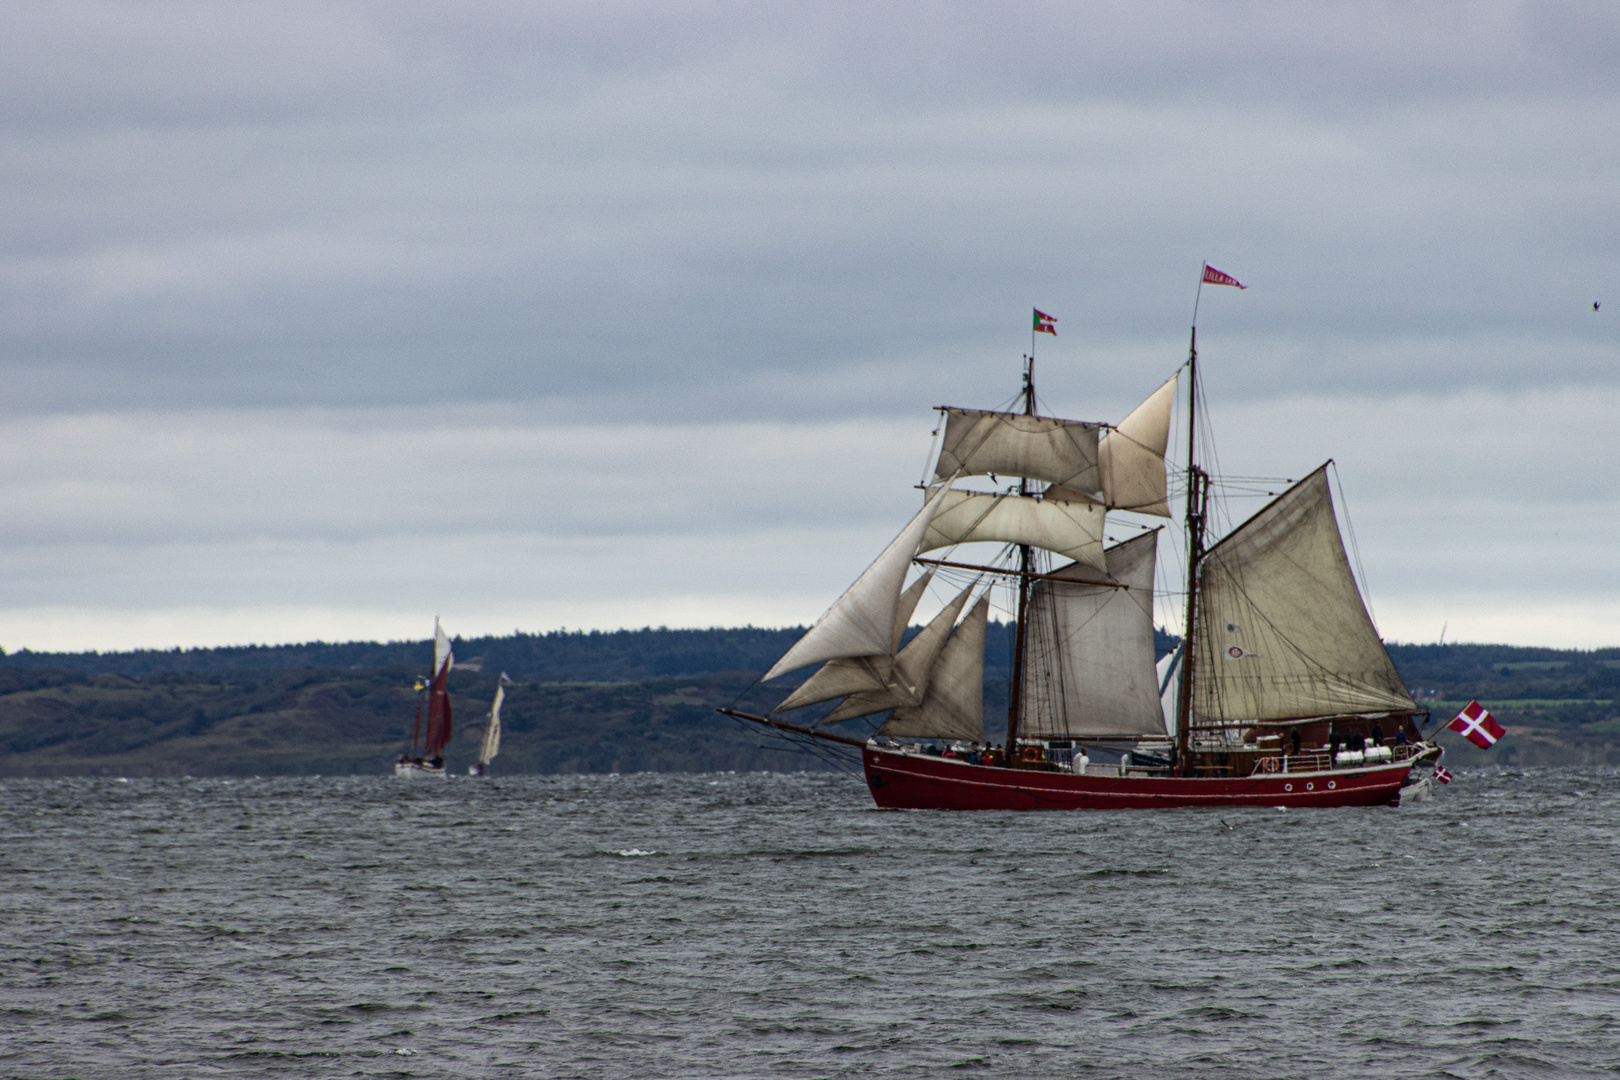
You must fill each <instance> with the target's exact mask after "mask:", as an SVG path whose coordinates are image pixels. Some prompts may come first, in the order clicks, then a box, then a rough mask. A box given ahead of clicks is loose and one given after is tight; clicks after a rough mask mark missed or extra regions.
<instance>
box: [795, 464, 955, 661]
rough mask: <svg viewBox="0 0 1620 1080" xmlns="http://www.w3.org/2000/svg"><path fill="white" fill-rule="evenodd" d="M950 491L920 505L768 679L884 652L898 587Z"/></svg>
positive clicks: (946, 489)
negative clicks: (924, 534) (881, 552)
mask: <svg viewBox="0 0 1620 1080" xmlns="http://www.w3.org/2000/svg"><path fill="white" fill-rule="evenodd" d="M949 494H950V485H949V484H946V485H944V486H943V487H942V488H941V489H940V490H939V491H938V492H937V493H936V494H935V495H934V496H933V498H931V499H929V500H928V502H927V503H926V504H924V506H923V508H922V509H921V510H920V511H918V513H917V516H916V517H914V518H912V519H911V523H910V524H908V525H907V526H906V527H905V528H904V529H902V530H901V531H900V535H899V536H897V537H895V538H894V540H892V541H891V542H890V543H889V546H888V547H886V548H884V549H883V554H881V555H879V556H878V557H877V559H876V560H875V561H874V562H873V563H872V565H871V566H869V567H867V568H866V571H865V572H864V573H862V574H861V576H860V577H858V578H856V579H855V584H853V585H851V586H850V587H849V588H848V589H847V590H846V591H845V592H844V595H842V596H840V597H839V598H838V599H837V600H835V601H833V605H832V607H830V608H828V609H827V611H826V613H825V614H823V615H822V616H821V618H819V619H817V620H816V622H815V625H814V626H812V627H810V629H809V630H808V631H807V632H806V633H805V635H804V636H803V637H802V638H800V639H799V640H798V641H796V642H794V644H793V647H792V648H791V649H789V650H788V651H787V653H786V654H785V655H784V656H783V657H782V659H780V660H778V661H777V662H776V663H775V664H773V665H772V666H771V670H769V671H767V672H766V673H765V678H766V679H774V678H776V677H777V676H778V675H785V674H787V673H788V672H790V671H796V670H798V669H799V668H802V667H809V666H810V665H811V664H819V663H822V662H824V661H827V660H836V659H838V658H840V657H845V656H874V655H877V654H879V653H883V652H887V651H888V649H889V643H890V641H891V640H892V639H893V634H894V616H895V612H896V610H897V609H898V608H899V605H900V586H901V585H902V584H904V582H905V580H906V574H907V572H908V571H909V570H910V569H911V560H912V557H913V556H915V555H916V554H917V544H918V543H919V542H920V541H921V540H922V537H923V533H924V532H926V531H927V529H928V525H929V523H930V522H931V521H933V519H934V512H935V511H936V510H938V509H939V507H940V504H941V502H942V501H943V500H944V498H945V497H946V496H947V495H949Z"/></svg>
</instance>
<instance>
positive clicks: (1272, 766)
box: [1260, 757, 1281, 772]
mask: <svg viewBox="0 0 1620 1080" xmlns="http://www.w3.org/2000/svg"><path fill="white" fill-rule="evenodd" d="M1280 764H1281V762H1279V761H1278V760H1277V759H1276V758H1274V757H1263V758H1261V759H1260V767H1261V768H1262V769H1264V770H1265V771H1266V772H1276V771H1277V768H1278V766H1279V765H1280Z"/></svg>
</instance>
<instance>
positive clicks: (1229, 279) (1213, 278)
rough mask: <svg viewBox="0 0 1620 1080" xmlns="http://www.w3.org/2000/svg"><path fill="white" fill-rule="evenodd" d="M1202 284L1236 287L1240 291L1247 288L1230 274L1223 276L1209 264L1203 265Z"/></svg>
mask: <svg viewBox="0 0 1620 1080" xmlns="http://www.w3.org/2000/svg"><path fill="white" fill-rule="evenodd" d="M1204 282H1205V283H1206V284H1209V285H1236V286H1237V287H1238V288H1240V289H1247V288H1248V286H1247V285H1245V284H1243V282H1241V281H1239V280H1238V279H1237V278H1235V277H1233V276H1232V275H1231V274H1223V273H1221V272H1220V271H1219V270H1217V269H1215V268H1214V267H1213V266H1211V265H1209V263H1205V264H1204Z"/></svg>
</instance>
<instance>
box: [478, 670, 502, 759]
mask: <svg viewBox="0 0 1620 1080" xmlns="http://www.w3.org/2000/svg"><path fill="white" fill-rule="evenodd" d="M505 679H506V672H504V671H503V672H501V680H502V681H501V682H499V683H496V685H495V704H493V705H491V706H490V707H489V726H488V727H486V728H485V729H484V741H483V742H482V743H481V744H480V745H479V747H478V763H479V764H480V765H488V764H489V763H490V762H491V761H494V760H495V755H496V754H498V753H500V752H501V702H503V701H505V700H506V686H505V685H504V683H505Z"/></svg>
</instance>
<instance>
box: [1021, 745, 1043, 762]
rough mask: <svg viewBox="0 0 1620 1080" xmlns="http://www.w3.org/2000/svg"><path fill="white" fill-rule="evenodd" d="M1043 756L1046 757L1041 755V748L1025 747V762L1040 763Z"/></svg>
mask: <svg viewBox="0 0 1620 1080" xmlns="http://www.w3.org/2000/svg"><path fill="white" fill-rule="evenodd" d="M1043 756H1044V755H1043V754H1042V753H1041V748H1040V747H1038V746H1026V747H1024V760H1025V761H1039V760H1041V758H1042V757H1043Z"/></svg>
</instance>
